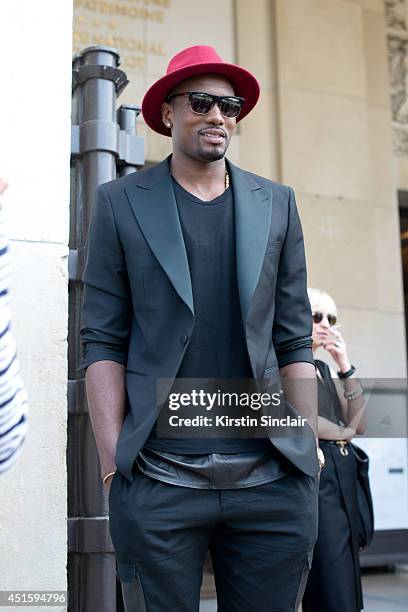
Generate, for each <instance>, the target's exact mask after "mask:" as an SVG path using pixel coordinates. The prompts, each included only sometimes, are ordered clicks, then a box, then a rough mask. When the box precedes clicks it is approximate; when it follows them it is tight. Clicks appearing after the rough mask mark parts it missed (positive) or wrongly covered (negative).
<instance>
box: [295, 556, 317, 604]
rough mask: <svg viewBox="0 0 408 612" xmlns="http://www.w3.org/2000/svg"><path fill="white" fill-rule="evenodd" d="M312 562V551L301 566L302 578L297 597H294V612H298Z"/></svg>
mask: <svg viewBox="0 0 408 612" xmlns="http://www.w3.org/2000/svg"><path fill="white" fill-rule="evenodd" d="M312 560H313V550H312V551H311V552H309V553H307V557H306V560H305V563H304V565H303V571H302V576H301V578H300V583H299V588H298V592H297V596H296V601H295V606H294V608H293V611H294V612H297V611H298V609H299V606H300V604H301V601H302V597H303V595H304V593H305V589H306V583H307V579H308V577H309V572H310V568H311V567H312Z"/></svg>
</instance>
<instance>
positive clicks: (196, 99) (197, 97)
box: [166, 91, 245, 117]
mask: <svg viewBox="0 0 408 612" xmlns="http://www.w3.org/2000/svg"><path fill="white" fill-rule="evenodd" d="M177 96H188V100H189V102H190V107H191V110H192V111H193V113H197V115H205V114H206V113H209V112H210V110H211V109H212V107H213V106H214V104H218V108H219V109H220V111H221V113H222V114H223V115H224V117H238V115H239V113H240V112H241V109H242V107H243V105H244V102H245V99H244V98H239V97H238V96H213V95H212V94H208V93H201V92H199V91H183V92H181V93H175V94H172V95H171V96H168V97H167V98H166V102H171V100H172V99H173V98H177Z"/></svg>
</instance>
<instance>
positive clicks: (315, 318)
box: [312, 312, 337, 327]
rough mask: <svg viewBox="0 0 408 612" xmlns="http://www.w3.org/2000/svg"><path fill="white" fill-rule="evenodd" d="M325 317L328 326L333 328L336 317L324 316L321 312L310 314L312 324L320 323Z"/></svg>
mask: <svg viewBox="0 0 408 612" xmlns="http://www.w3.org/2000/svg"><path fill="white" fill-rule="evenodd" d="M325 316H327V320H328V322H329V325H330V326H331V327H333V325H336V321H337V317H336V315H332V314H328V315H325V314H323V313H322V312H314V313H313V314H312V317H313V322H314V323H321V322H322V321H323V318H324V317H325Z"/></svg>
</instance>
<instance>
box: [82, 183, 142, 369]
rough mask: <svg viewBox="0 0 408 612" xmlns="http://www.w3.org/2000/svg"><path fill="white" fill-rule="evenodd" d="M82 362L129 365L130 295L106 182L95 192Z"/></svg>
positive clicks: (85, 275) (89, 235) (88, 257)
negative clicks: (111, 362) (107, 362)
mask: <svg viewBox="0 0 408 612" xmlns="http://www.w3.org/2000/svg"><path fill="white" fill-rule="evenodd" d="M83 282H84V294H83V305H82V324H81V330H80V334H81V340H82V362H81V365H80V367H79V370H81V369H86V368H87V367H88V366H89V365H91V363H94V362H96V361H103V360H108V361H116V362H117V363H121V364H123V365H126V363H127V354H128V345H129V331H130V313H131V298H130V291H129V281H128V275H127V269H126V263H125V257H124V253H123V249H122V245H121V243H120V239H119V235H118V231H117V227H116V222H115V218H114V214H113V210H112V205H111V201H110V198H109V195H108V193H107V191H106V189H105V187H104V186H103V185H101V186H99V187H98V188H97V190H96V193H95V200H94V205H93V209H92V218H91V223H90V227H89V234H88V240H87V255H86V264H85V270H84V275H83Z"/></svg>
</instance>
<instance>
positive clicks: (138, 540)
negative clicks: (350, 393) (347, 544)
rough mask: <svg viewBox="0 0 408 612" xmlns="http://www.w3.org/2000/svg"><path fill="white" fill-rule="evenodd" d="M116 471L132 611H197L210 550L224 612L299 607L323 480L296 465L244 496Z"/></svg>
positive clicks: (117, 539) (116, 515) (113, 494)
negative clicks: (281, 475) (319, 481)
mask: <svg viewBox="0 0 408 612" xmlns="http://www.w3.org/2000/svg"><path fill="white" fill-rule="evenodd" d="M134 469H135V478H134V480H133V482H129V480H127V479H126V478H125V477H124V476H122V475H121V474H120V473H119V472H116V474H115V476H114V478H113V482H112V485H111V490H110V494H109V519H110V521H109V524H110V533H111V537H112V541H113V544H114V547H115V551H116V563H117V573H118V576H119V579H120V581H121V583H122V591H123V595H124V601H125V606H126V611H127V612H145V611H146V612H198V609H199V600H200V588H201V583H202V576H203V565H204V560H205V557H206V554H207V551H208V550H210V554H211V558H212V564H213V569H214V577H215V584H216V590H217V600H218V610H219V612H269V611H271V612H272V611H274V612H292V611H295V610H297V609H298V607H299V605H300V601H301V598H302V595H303V591H304V588H305V585H306V580H307V576H308V572H309V569H310V566H311V562H312V554H313V547H314V544H315V541H316V538H317V518H318V517H317V512H318V507H317V505H318V488H319V485H318V479H317V477H315V478H312V477H310V476H306V475H305V474H303V473H302V472H300V471H298V470H296V469H295V468H288V470H287V473H286V475H285V476H283V477H282V478H280V479H278V480H275V481H273V482H270V483H267V484H263V485H260V486H255V487H250V488H245V489H230V490H225V489H223V490H208V489H191V488H186V487H179V486H175V485H170V484H166V483H163V482H160V481H158V480H154V479H152V478H149V477H148V476H145V475H144V474H143V473H142V472H140V471H139V470H138V468H137V467H136V466H135V468H134Z"/></svg>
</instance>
